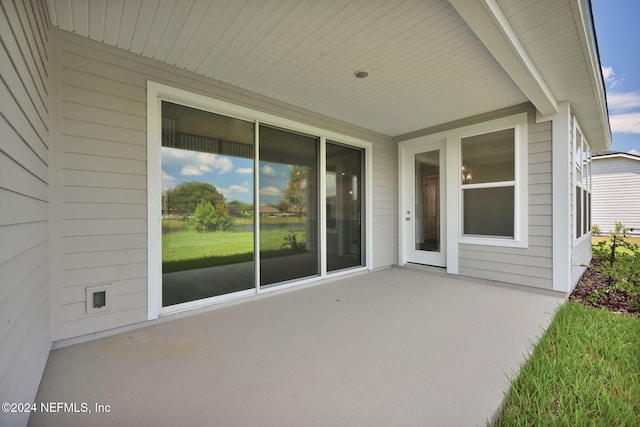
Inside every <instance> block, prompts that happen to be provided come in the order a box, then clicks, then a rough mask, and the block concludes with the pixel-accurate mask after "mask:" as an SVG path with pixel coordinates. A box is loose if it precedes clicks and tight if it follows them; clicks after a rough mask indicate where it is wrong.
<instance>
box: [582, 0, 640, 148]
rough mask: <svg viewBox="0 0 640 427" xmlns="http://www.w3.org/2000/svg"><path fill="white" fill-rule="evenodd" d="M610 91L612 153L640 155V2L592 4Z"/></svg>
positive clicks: (599, 0) (603, 0) (623, 0)
mask: <svg viewBox="0 0 640 427" xmlns="http://www.w3.org/2000/svg"><path fill="white" fill-rule="evenodd" d="M591 4H592V9H593V18H594V21H595V26H596V34H597V37H598V47H599V49H600V62H601V64H602V72H603V76H604V78H605V86H606V89H607V104H608V105H609V121H610V123H611V132H612V143H611V147H610V149H612V150H617V151H623V152H632V153H634V154H640V43H639V42H640V0H592V1H591Z"/></svg>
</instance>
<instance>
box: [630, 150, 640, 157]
mask: <svg viewBox="0 0 640 427" xmlns="http://www.w3.org/2000/svg"><path fill="white" fill-rule="evenodd" d="M629 154H633V155H636V156H640V151H638V150H636V149H635V148H632V149H631V150H629Z"/></svg>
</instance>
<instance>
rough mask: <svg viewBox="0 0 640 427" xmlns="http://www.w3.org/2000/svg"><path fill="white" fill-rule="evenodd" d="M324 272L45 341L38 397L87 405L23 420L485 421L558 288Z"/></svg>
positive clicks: (404, 272)
mask: <svg viewBox="0 0 640 427" xmlns="http://www.w3.org/2000/svg"><path fill="white" fill-rule="evenodd" d="M319 283H320V284H317V283H316V284H315V285H309V286H307V287H306V288H304V289H300V288H298V289H297V290H295V291H281V292H277V293H280V294H281V295H280V296H279V297H278V298H271V295H273V294H275V293H276V292H274V293H272V294H266V295H262V296H260V297H258V298H253V299H252V300H250V301H246V302H242V303H239V302H238V301H236V302H231V303H226V306H225V305H224V304H223V305H221V306H219V307H217V308H216V309H214V310H208V311H203V312H202V313H200V314H198V315H190V316H188V317H182V318H176V317H179V316H180V315H174V316H173V318H165V319H173V320H170V321H160V323H158V324H155V325H153V326H149V327H145V328H140V329H135V330H131V331H128V332H124V333H121V334H118V335H113V336H110V337H106V338H102V339H97V340H93V341H90V342H85V343H81V344H77V345H71V346H67V347H63V348H59V349H56V350H53V351H52V352H51V354H50V356H49V359H48V362H47V366H46V370H45V373H44V376H43V378H42V382H41V384H40V388H39V391H38V395H37V398H36V401H37V402H65V403H67V404H72V403H75V404H76V405H77V409H78V410H79V411H81V410H82V406H81V405H82V403H85V404H86V405H87V406H86V408H87V409H88V410H89V411H91V413H89V412H87V413H74V412H65V411H62V412H59V413H49V414H44V413H41V412H38V413H33V414H32V415H31V418H30V421H29V425H30V426H50V425H65V426H84V425H94V426H100V425H105V426H107V425H108V426H112V425H158V426H165V425H166V426H172V425H184V426H196V425H216V426H217V425H220V426H251V425H261V426H305V425H318V426H329V425H330V426H357V425H368V426H370V425H420V426H443V425H451V426H473V425H484V423H485V422H486V421H487V420H488V419H491V418H492V417H493V416H494V415H495V413H496V411H497V409H498V407H499V405H500V404H501V402H502V400H503V397H504V393H505V392H507V391H508V389H509V377H510V376H512V375H514V373H516V372H517V370H518V368H519V366H520V365H521V364H522V363H523V362H524V360H525V357H526V354H528V352H529V351H530V350H531V346H532V342H536V341H537V338H538V337H539V336H540V335H541V334H542V333H543V331H544V329H545V328H546V327H547V326H548V324H549V322H550V321H551V319H552V316H553V313H554V312H555V310H556V308H557V306H558V305H559V304H560V303H562V301H563V299H562V298H559V297H556V296H553V295H544V294H540V293H532V292H530V291H527V290H524V289H511V288H506V287H499V286H495V285H491V284H489V283H483V282H481V281H476V280H471V279H465V278H462V277H455V278H454V277H451V276H447V275H445V274H440V273H438V272H434V271H425V270H421V269H418V268H416V269H413V268H390V269H385V270H380V271H375V272H372V273H360V274H354V275H351V276H346V277H343V278H340V279H334V280H332V281H330V283H328V282H327V281H324V282H319ZM96 404H97V405H103V406H102V408H103V409H108V412H103V413H96V406H95V405H96ZM107 405H108V406H107Z"/></svg>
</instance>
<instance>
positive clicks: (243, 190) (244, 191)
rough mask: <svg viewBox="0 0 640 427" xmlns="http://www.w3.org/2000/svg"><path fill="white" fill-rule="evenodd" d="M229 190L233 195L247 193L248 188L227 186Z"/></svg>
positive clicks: (244, 186)
mask: <svg viewBox="0 0 640 427" xmlns="http://www.w3.org/2000/svg"><path fill="white" fill-rule="evenodd" d="M229 189H230V190H232V191H234V192H235V193H248V192H249V187H247V186H246V185H235V184H234V185H231V186H229Z"/></svg>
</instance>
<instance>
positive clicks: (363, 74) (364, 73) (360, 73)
mask: <svg viewBox="0 0 640 427" xmlns="http://www.w3.org/2000/svg"><path fill="white" fill-rule="evenodd" d="M353 75H354V76H356V78H358V79H366V78H367V77H369V72H368V71H367V70H358V71H356V72H355V73H353Z"/></svg>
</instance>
